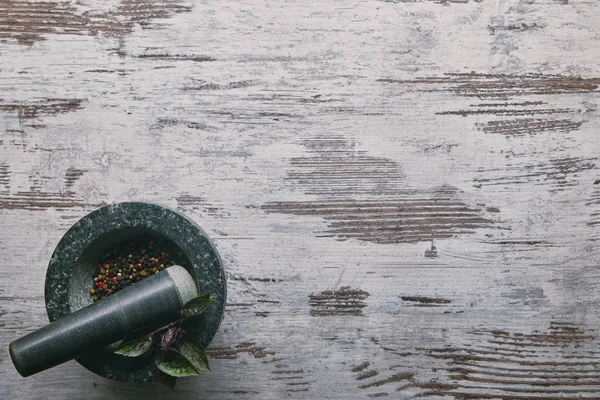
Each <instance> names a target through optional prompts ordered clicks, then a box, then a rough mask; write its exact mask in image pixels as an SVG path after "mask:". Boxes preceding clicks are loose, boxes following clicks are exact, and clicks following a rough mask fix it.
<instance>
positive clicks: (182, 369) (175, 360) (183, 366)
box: [154, 350, 200, 378]
mask: <svg viewBox="0 0 600 400" xmlns="http://www.w3.org/2000/svg"><path fill="white" fill-rule="evenodd" d="M154 363H155V365H156V367H157V368H158V369H159V370H161V371H162V372H164V373H165V374H167V375H170V376H174V377H176V378H183V377H185V376H198V375H200V373H199V372H198V370H196V368H195V367H194V365H193V364H192V363H191V362H190V361H189V360H188V359H187V358H185V357H184V356H183V355H182V354H181V353H180V352H178V351H176V350H169V352H168V353H167V354H166V355H165V356H160V357H158V358H157V359H156V360H155V361H154Z"/></svg>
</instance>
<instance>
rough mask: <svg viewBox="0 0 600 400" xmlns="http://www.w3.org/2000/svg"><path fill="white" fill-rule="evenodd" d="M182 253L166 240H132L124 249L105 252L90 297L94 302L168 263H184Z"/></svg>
mask: <svg viewBox="0 0 600 400" xmlns="http://www.w3.org/2000/svg"><path fill="white" fill-rule="evenodd" d="M176 254H179V256H181V253H180V252H177V251H176V249H175V248H173V245H172V244H168V243H165V241H164V240H163V239H159V240H157V241H156V240H150V241H148V242H145V243H144V242H142V243H140V245H139V246H138V243H137V242H131V243H129V244H128V245H127V246H126V247H125V249H120V248H118V246H117V247H115V248H113V249H112V250H110V251H108V252H106V253H105V258H104V260H101V262H99V263H97V265H96V267H97V268H96V271H95V276H94V278H93V284H92V288H91V289H90V291H89V292H90V296H91V297H92V299H93V300H94V301H97V300H99V299H103V298H106V297H108V296H110V295H111V294H112V293H115V292H117V291H119V290H121V289H123V288H125V287H127V286H130V285H132V284H133V283H134V282H138V281H140V280H142V279H144V278H146V277H148V276H150V275H152V274H156V273H158V272H159V271H161V270H163V269H164V268H166V267H167V266H171V265H175V264H182V263H183V261H182V259H181V257H177V256H176Z"/></svg>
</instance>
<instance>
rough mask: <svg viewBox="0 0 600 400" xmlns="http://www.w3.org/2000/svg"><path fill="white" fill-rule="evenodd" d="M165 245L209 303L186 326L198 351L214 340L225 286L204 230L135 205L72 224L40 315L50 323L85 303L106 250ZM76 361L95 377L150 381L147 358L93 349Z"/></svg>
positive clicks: (161, 210)
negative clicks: (142, 242) (178, 255)
mask: <svg viewBox="0 0 600 400" xmlns="http://www.w3.org/2000/svg"><path fill="white" fill-rule="evenodd" d="M148 236H151V237H156V238H163V239H165V240H169V241H171V242H172V243H174V244H175V245H176V246H177V247H179V248H180V249H181V251H182V253H183V254H184V258H185V260H186V262H184V263H182V266H183V267H185V268H186V269H187V270H188V271H189V272H190V274H191V275H192V277H193V278H194V281H195V282H196V285H197V287H198V293H200V294H203V293H206V292H209V293H210V294H211V296H212V297H214V298H215V302H214V303H213V304H212V305H211V306H210V307H209V309H208V310H207V311H206V313H205V314H204V315H203V316H202V317H201V318H200V319H199V320H198V321H197V322H195V323H194V325H193V326H192V327H191V330H192V332H193V335H194V336H195V338H196V339H197V340H198V342H199V343H200V344H202V346H203V347H207V346H208V345H209V344H210V341H211V340H212V338H213V337H214V335H215V333H216V331H217V329H218V328H219V325H220V323H221V319H222V317H223V312H224V309H225V301H226V281H225V275H224V271H223V268H222V263H221V259H220V257H219V254H218V253H217V250H216V249H215V247H214V246H213V244H212V243H211V242H210V239H209V238H208V236H207V235H206V233H205V232H204V231H202V229H201V228H200V227H199V226H198V225H197V224H196V223H195V222H193V221H192V220H190V219H189V218H187V217H186V216H185V215H183V214H181V213H178V212H176V211H173V210H170V209H168V208H166V207H163V206H160V205H156V204H150V203H141V202H130V203H129V202H128V203H118V204H114V205H109V206H106V207H103V208H101V209H98V210H96V211H94V212H92V213H90V214H88V215H86V216H85V217H83V218H82V219H80V220H79V221H78V222H77V223H75V224H74V225H73V226H72V227H71V228H70V229H69V231H67V233H66V234H65V235H64V236H63V238H62V239H61V241H60V242H59V244H58V246H57V247H56V249H55V251H54V253H53V254H52V258H51V260H50V263H49V265H48V271H47V274H46V287H45V297H46V311H47V313H48V318H49V319H50V321H54V320H56V319H58V318H60V317H62V316H65V315H67V314H70V313H72V312H73V311H75V310H78V309H80V308H82V307H85V306H86V305H88V304H91V302H92V299H91V298H90V296H89V294H88V290H89V288H90V287H91V282H92V278H93V270H94V267H95V265H96V263H97V262H98V260H99V259H100V257H101V255H102V254H103V253H104V252H105V251H106V250H107V249H109V248H111V247H112V246H114V245H116V244H118V243H121V242H126V241H129V240H134V239H135V238H139V237H148ZM77 361H78V362H79V363H80V364H81V365H83V366H84V367H86V368H87V369H89V370H90V371H92V372H95V373H96V374H98V375H101V376H104V377H106V378H109V379H114V380H119V381H124V382H139V383H143V382H151V381H153V380H154V378H153V377H152V375H151V362H150V360H149V359H147V358H143V357H140V358H133V359H132V358H127V357H123V356H119V355H115V354H112V353H110V352H109V351H106V350H103V349H99V350H93V351H90V352H89V353H86V354H85V355H83V356H81V357H79V358H78V359H77Z"/></svg>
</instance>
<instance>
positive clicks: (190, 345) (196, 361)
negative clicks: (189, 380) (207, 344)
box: [179, 341, 210, 372]
mask: <svg viewBox="0 0 600 400" xmlns="http://www.w3.org/2000/svg"><path fill="white" fill-rule="evenodd" d="M179 352H181V354H182V355H183V356H184V357H185V358H187V359H188V361H189V362H191V363H192V364H193V365H194V368H196V370H197V371H204V372H210V368H209V366H208V359H207V358H206V353H204V349H203V348H202V346H200V345H199V344H197V343H194V342H188V341H186V342H183V344H182V345H181V347H180V348H179Z"/></svg>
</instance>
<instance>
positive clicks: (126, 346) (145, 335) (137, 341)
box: [114, 328, 152, 357]
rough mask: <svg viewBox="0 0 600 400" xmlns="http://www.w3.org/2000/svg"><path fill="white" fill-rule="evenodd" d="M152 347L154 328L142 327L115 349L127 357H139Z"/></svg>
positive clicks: (117, 352)
mask: <svg viewBox="0 0 600 400" xmlns="http://www.w3.org/2000/svg"><path fill="white" fill-rule="evenodd" d="M151 347H152V328H140V329H137V330H135V331H133V332H131V333H130V334H129V335H127V336H125V338H124V339H123V340H122V341H121V343H120V344H119V347H117V349H116V350H115V351H114V352H115V353H116V354H120V355H122V356H126V357H139V356H141V355H142V354H144V353H146V352H147V351H148V350H150V348H151Z"/></svg>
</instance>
